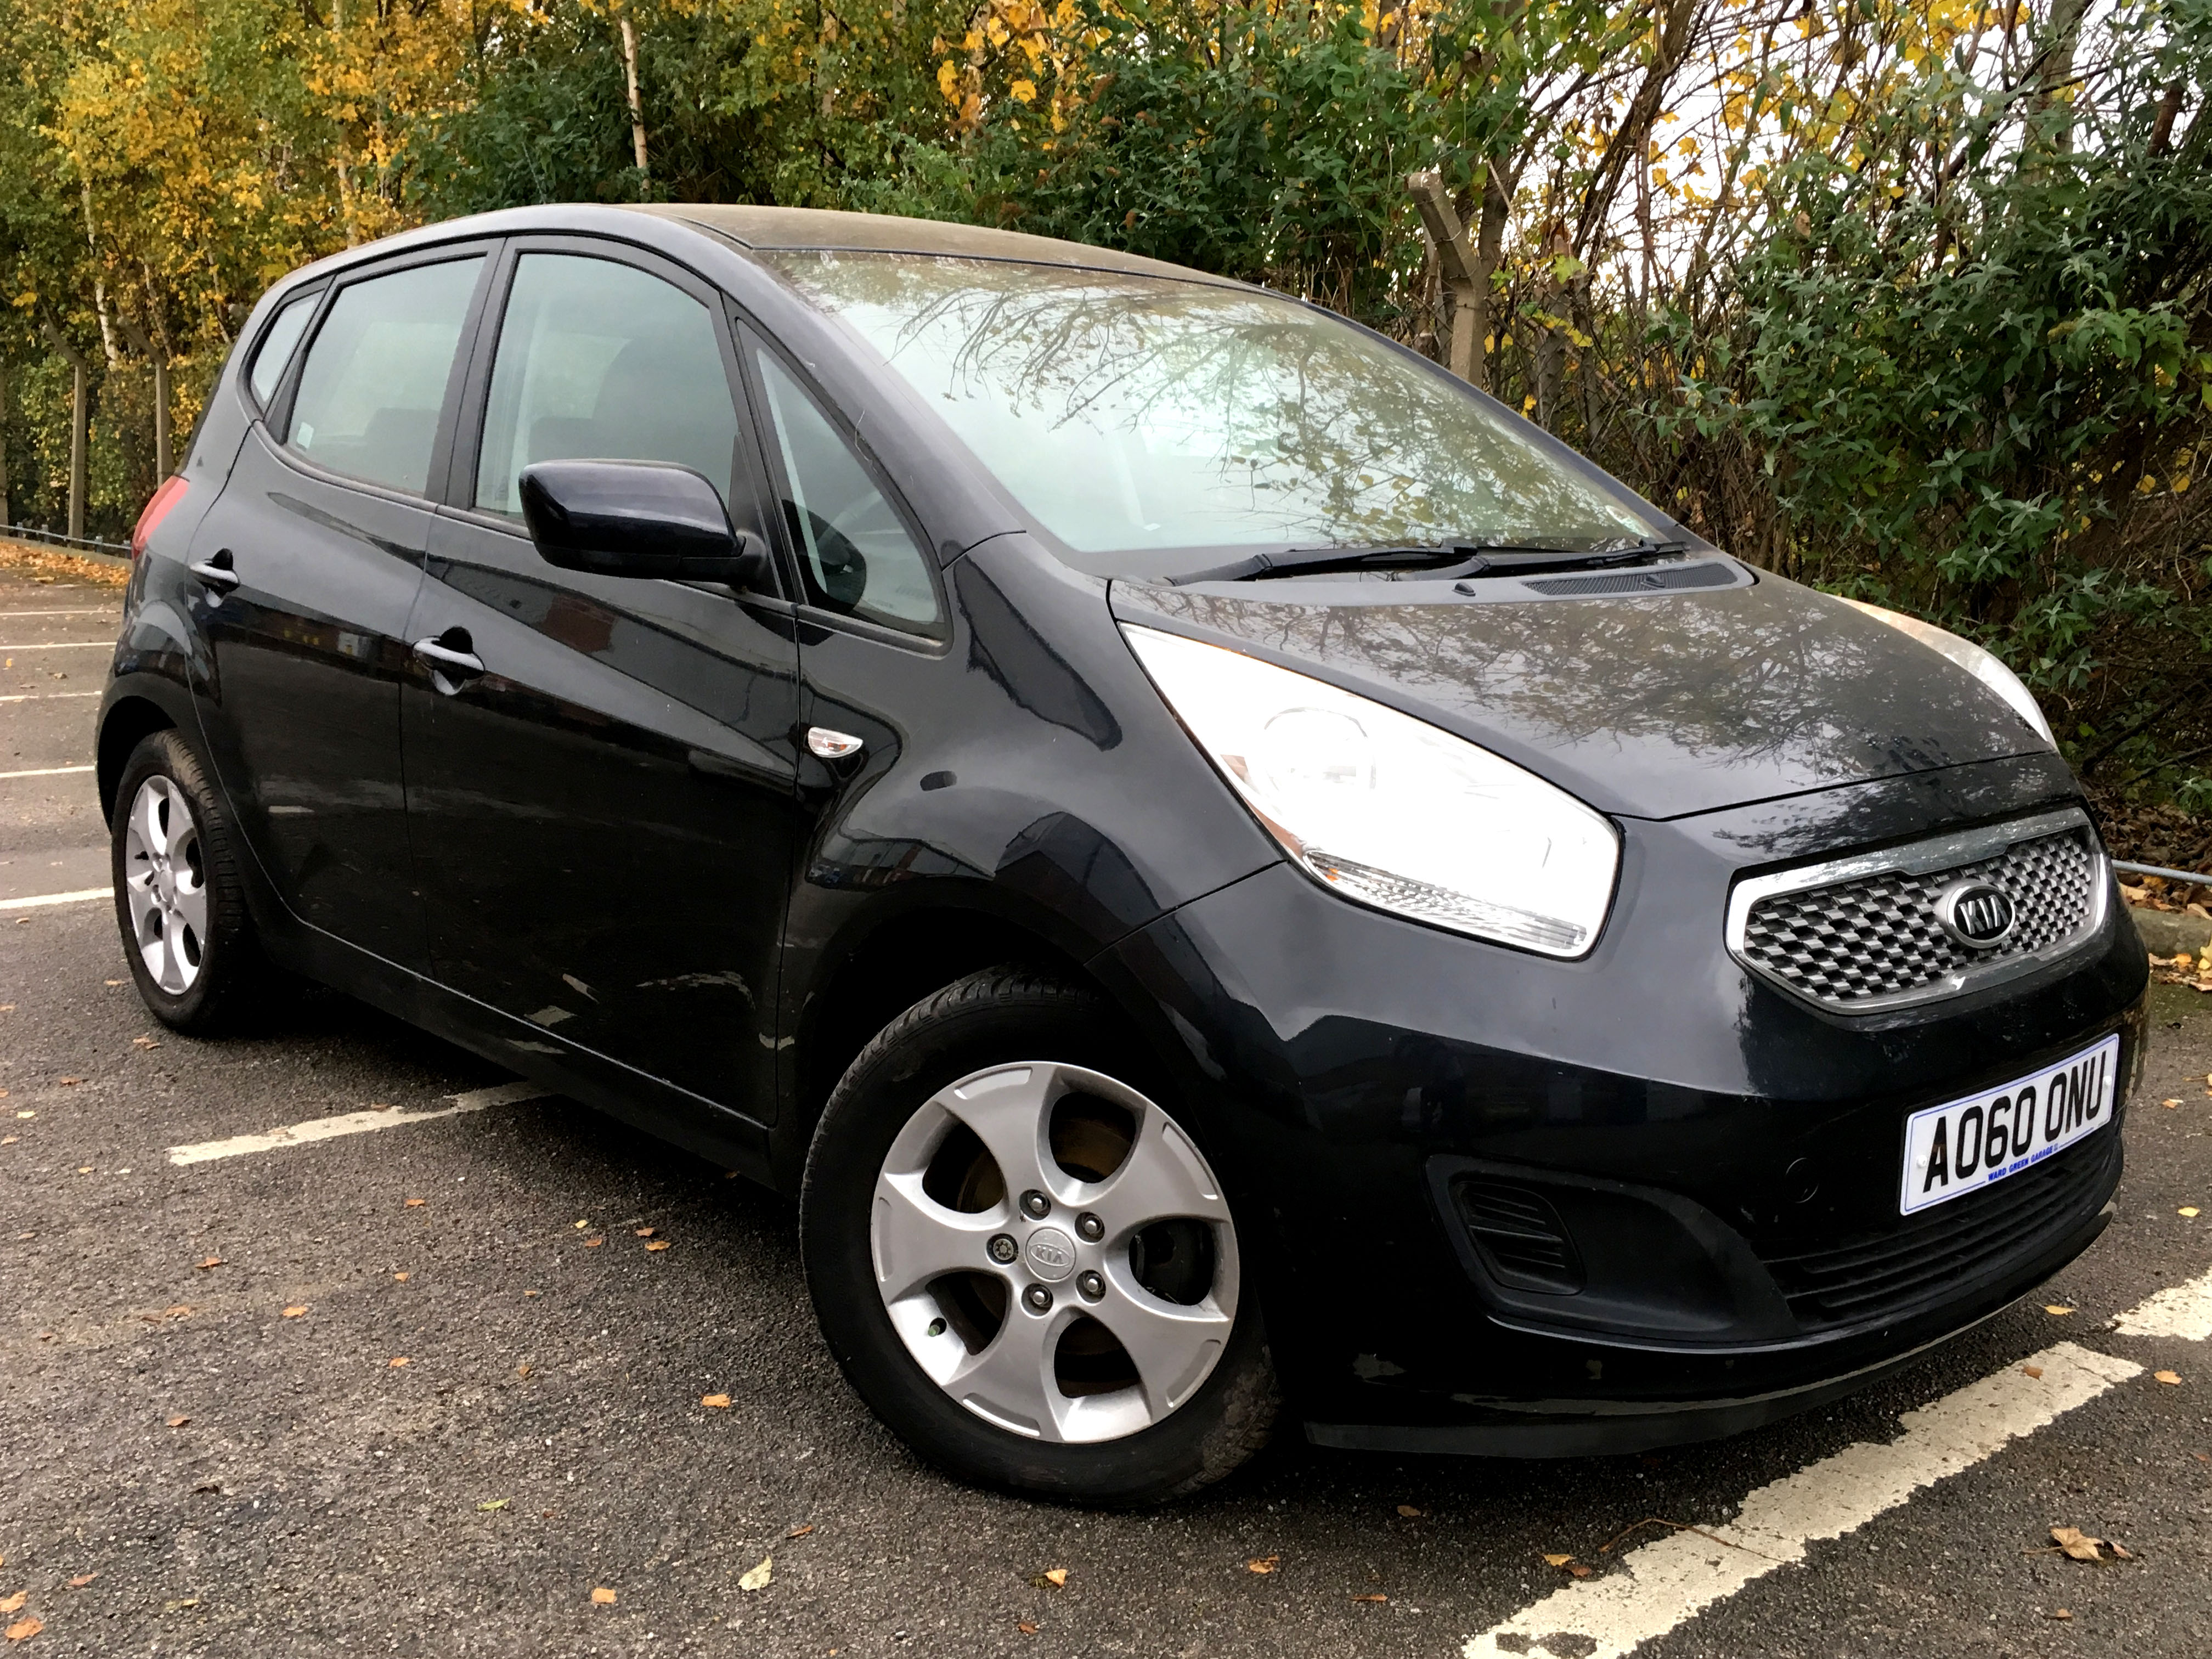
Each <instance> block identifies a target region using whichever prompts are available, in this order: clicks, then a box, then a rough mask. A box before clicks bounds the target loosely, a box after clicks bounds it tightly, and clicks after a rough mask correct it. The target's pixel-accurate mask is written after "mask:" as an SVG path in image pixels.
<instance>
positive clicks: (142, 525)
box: [131, 472, 186, 559]
mask: <svg viewBox="0 0 2212 1659" xmlns="http://www.w3.org/2000/svg"><path fill="white" fill-rule="evenodd" d="M185 488H186V486H185V475H184V474H183V473H181V472H176V473H172V474H171V475H170V476H169V477H167V478H165V479H163V480H162V482H161V488H160V489H157V490H155V492H154V499H153V500H152V501H149V502H147V503H146V510H145V511H144V512H143V513H140V514H139V515H138V524H137V528H135V529H134V530H132V531H131V557H132V558H134V559H135V558H137V556H139V555H140V554H142V553H143V552H144V551H145V550H146V538H148V537H149V536H151V535H152V534H153V533H154V532H155V531H156V530H158V529H159V528H161V520H164V519H166V518H167V517H168V516H169V509H170V508H171V507H174V506H175V505H176V504H177V503H178V502H179V501H182V500H184V499H185Z"/></svg>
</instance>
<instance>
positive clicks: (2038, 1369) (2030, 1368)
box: [2021, 1365, 2043, 1376]
mask: <svg viewBox="0 0 2212 1659" xmlns="http://www.w3.org/2000/svg"><path fill="white" fill-rule="evenodd" d="M2021 1370H2023V1371H2025V1372H2027V1375H2028V1376H2042V1375H2043V1367H2042V1366H2040V1365H2022V1366H2021Z"/></svg>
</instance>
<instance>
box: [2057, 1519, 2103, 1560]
mask: <svg viewBox="0 0 2212 1659" xmlns="http://www.w3.org/2000/svg"><path fill="white" fill-rule="evenodd" d="M2051 1542H2052V1543H2054V1544H2056V1545H2057V1546H2058V1547H2059V1548H2060V1549H2062V1550H2063V1551H2065V1552H2066V1555H2067V1558H2068V1559H2069V1560H2074V1561H2094V1560H2096V1559H2098V1555H2097V1548H2098V1546H2100V1544H2102V1543H2103V1542H2104V1540H2103V1539H2101V1538H2092V1537H2090V1536H2089V1534H2087V1533H2086V1532H2083V1531H2082V1530H2081V1528H2079V1527H2053V1528H2051Z"/></svg>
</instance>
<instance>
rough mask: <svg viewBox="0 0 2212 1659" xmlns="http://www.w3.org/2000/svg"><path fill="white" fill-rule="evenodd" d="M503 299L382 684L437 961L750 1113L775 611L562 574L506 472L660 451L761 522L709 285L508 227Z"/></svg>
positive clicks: (780, 788)
mask: <svg viewBox="0 0 2212 1659" xmlns="http://www.w3.org/2000/svg"><path fill="white" fill-rule="evenodd" d="M498 289H499V293H498V297H497V299H496V301H495V305H494V308H493V311H492V313H491V314H492V315H493V316H494V317H495V319H496V325H495V326H488V327H487V328H486V329H485V330H484V331H483V343H482V345H481V346H480V348H479V352H478V357H479V362H478V363H477V367H476V368H475V370H474V372H473V374H472V375H471V392H470V394H469V398H468V407H469V410H470V413H469V414H468V415H467V416H465V419H464V421H463V423H462V431H463V434H464V437H463V441H462V442H461V444H460V445H459V446H458V447H457V454H456V459H455V465H454V469H453V478H454V483H453V494H452V500H451V502H450V505H449V506H448V507H447V509H446V510H444V511H443V512H442V513H441V514H440V516H439V519H438V522H437V524H436V526H435V529H434V530H433V532H432V533H431V542H430V556H429V560H428V577H427V580H425V582H424V585H423V590H422V597H421V599H420V601H419V603H418V605H417V606H416V612H415V617H414V619H413V621H412V623H410V634H411V635H412V637H413V639H414V640H415V641H416V642H417V643H418V644H419V645H421V646H422V647H426V649H425V650H424V653H423V655H422V657H421V658H420V659H418V660H417V661H416V664H415V665H414V666H413V667H412V668H411V669H410V671H409V674H408V678H407V684H406V690H405V692H404V696H403V698H402V702H403V708H404V714H403V726H404V741H405V745H406V761H407V801H408V811H409V814H410V826H411V830H412V835H413V838H414V846H415V853H416V867H417V869H418V871H419V872H420V878H421V884H422V889H423V890H424V892H425V894H426V896H427V902H428V917H429V932H430V953H431V962H432V968H433V972H434V974H435V976H436V977H437V978H438V979H439V980H440V981H442V982H444V983H445V984H447V986H449V987H452V988H453V989H455V990H457V991H459V992H461V993H463V994H465V995H467V996H469V997H471V998H474V999H476V1000H478V1001H479V1002H482V1003H485V1004H488V1005H489V1006H491V1007H493V1008H495V1009H497V1010H499V1011H501V1012H502V1013H505V1014H507V1015H510V1016H512V1017H513V1022H514V1024H513V1026H511V1027H510V1028H509V1036H508V1041H510V1042H513V1043H514V1044H515V1045H516V1046H518V1047H520V1048H525V1049H532V1048H534V1049H538V1050H541V1051H546V1052H552V1053H556V1054H557V1053H561V1052H562V1051H563V1049H564V1048H565V1046H566V1045H571V1044H573V1045H574V1046H576V1047H578V1048H583V1049H586V1050H588V1051H590V1052H591V1053H592V1054H597V1055H599V1056H602V1057H604V1058H606V1059H610V1060H616V1061H618V1062H620V1063H621V1064H623V1065H624V1066H629V1067H632V1068H634V1069H635V1070H636V1071H638V1072H641V1073H645V1074H647V1076H650V1077H653V1078H656V1079H661V1080H664V1081H666V1082H669V1083H673V1084H675V1085H678V1086H679V1087H681V1088H683V1089H684V1090H686V1091H690V1093H692V1094H693V1095H696V1096H699V1097H703V1098H705V1099H706V1100H708V1101H710V1102H713V1103H716V1104H718V1105H720V1106H723V1107H726V1108H728V1109H732V1110H736V1111H738V1112H741V1113H742V1114H743V1115H745V1116H748V1117H750V1118H752V1119H754V1120H755V1121H759V1122H763V1123H766V1122H769V1121H773V1119H774V1105H773V1102H774V1098H775V1092H774V1087H773V1070H772V1067H773V1062H774V1060H775V1052H774V1044H775V1028H774V1006H775V978H776V973H777V968H778V963H779V959H780V950H781V928H782V923H783V915H784V905H785V901H786V898H787V890H788V876H789V866H790V861H791V848H792V846H793V838H794V826H795V811H796V808H795V802H794V782H795V778H796V760H795V749H794V743H795V734H794V731H793V725H794V721H795V720H796V717H797V714H798V696H799V693H798V650H797V647H796V645H795V643H794V641H793V625H792V622H791V618H790V610H791V607H790V605H788V604H787V603H786V602H784V601H782V600H781V599H779V598H776V597H775V596H767V595H754V594H737V593H733V592H731V591H730V590H729V589H727V588H725V587H720V586H712V585H708V584H700V585H696V586H695V585H691V584H686V583H679V582H667V581H657V580H638V579H623V578H614V577H605V576H599V575H593V574H584V573H580V572H575V571H569V570H563V569H559V568H556V567H554V566H552V565H550V564H548V563H547V562H545V561H544V559H543V558H541V557H540V556H539V555H538V551H537V549H536V548H535V547H534V546H533V545H532V543H531V541H530V538H529V536H528V533H527V532H526V529H525V527H524V525H523V522H522V519H521V516H520V498H519V495H518V490H517V480H518V478H519V477H520V474H521V472H522V470H523V469H524V468H525V467H526V466H528V465H532V463H534V462H537V461H543V460H559V459H614V460H654V461H665V462H674V463H678V464H680V465H686V466H690V467H691V468H693V469H694V470H696V471H699V472H701V473H702V474H704V475H705V476H706V477H708V479H710V480H711V481H712V482H713V483H714V484H715V486H716V488H717V489H719V490H720V492H721V493H722V495H723V498H724V500H725V501H726V503H727V504H728V506H729V507H730V509H731V516H732V521H733V522H734V523H735V525H736V526H737V527H738V528H739V529H741V530H750V531H752V532H754V533H756V534H757V533H759V532H761V530H762V529H763V524H762V521H761V515H760V513H759V509H758V506H757V501H758V471H759V451H758V447H757V444H756V442H755V441H754V439H753V436H752V434H751V432H750V427H749V422H747V421H746V420H745V419H744V417H743V415H742V413H741V409H742V405H741V402H740V399H739V398H738V396H737V395H736V392H735V391H734V388H735V386H736V384H737V383H736V380H735V377H734V373H733V371H734V368H735V358H734V355H733V351H732V344H731V341H730V338H729V333H728V328H727V325H726V322H725V320H724V319H723V316H722V311H721V307H720V302H719V298H718V296H717V295H715V294H714V292H713V290H711V289H708V287H707V286H706V285H705V284H703V283H700V282H699V281H698V280H697V279H696V278H695V277H693V276H690V274H689V273H687V272H685V271H684V270H681V269H679V268H678V267H675V266H673V265H671V264H665V263H664V262H661V261H659V260H657V259H655V258H653V257H651V256H649V255H647V254H644V253H642V252H631V251H629V250H625V249H622V248H619V247H617V246H615V245H612V244H608V243H602V242H595V241H591V240H581V239H546V238H540V239H532V240H522V241H519V242H517V243H516V244H515V245H514V246H513V247H512V248H511V249H510V251H509V252H508V254H507V258H506V259H505V260H504V262H503V264H502V269H501V273H500V276H499V279H498ZM456 657H459V658H461V659H465V660H464V661H463V662H462V663H461V664H460V665H459V666H457V665H456V664H455V660H454V659H455V658H456ZM471 664H475V665H480V667H472V666H471Z"/></svg>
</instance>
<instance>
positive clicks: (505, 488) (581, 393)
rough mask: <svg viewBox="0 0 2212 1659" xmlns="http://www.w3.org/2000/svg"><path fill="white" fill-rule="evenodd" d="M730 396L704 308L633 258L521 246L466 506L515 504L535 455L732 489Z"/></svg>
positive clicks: (501, 509)
mask: <svg viewBox="0 0 2212 1659" xmlns="http://www.w3.org/2000/svg"><path fill="white" fill-rule="evenodd" d="M737 439H738V411H737V404H736V402H735V400H734V399H732V397H731V395H730V380H729V376H728V374H726V372H725V371H724V369H723V367H722V352H721V346H720V341H719V340H718V339H717V337H716V335H715V331H714V313H711V312H710V311H708V309H707V307H705V306H703V305H702V304H700V302H699V301H696V300H695V299H693V298H692V297H691V296H690V295H688V294H686V293H684V290H683V289H679V288H677V287H675V286H673V285H672V284H671V283H665V282H663V281H661V279H660V278H659V277H658V276H648V275H647V273H646V272H644V271H642V270H637V269H635V267H633V266H629V265H623V264H615V263H614V262H613V261H612V260H609V259H594V258H589V257H588V256H586V255H583V254H573V253H526V254H524V255H523V256H522V258H520V260H518V261H517V262H516V264H515V271H514V286H513V289H512V290H511V291H510V292H509V295H508V296H507V316H506V319H505V320H504V321H502V322H501V325H500V331H499V351H498V354H497V356H495V357H494V359H493V366H492V375H491V395H490V398H489V401H488V402H487V404H486V405H485V409H484V437H483V453H482V457H481V459H479V460H478V462H477V494H476V504H477V506H478V507H482V508H483V509H485V510H486V511H488V512H492V513H520V511H521V510H522V500H521V495H520V482H519V481H520V478H521V477H522V469H523V468H525V467H526V466H529V465H532V463H534V462H537V461H580V460H599V461H672V462H674V463H676V464H677V465H681V466H688V467H690V469H691V470H692V471H695V472H701V473H704V474H705V475H706V476H707V477H708V478H709V479H711V480H712V481H713V483H714V488H715V489H718V490H720V492H721V494H722V499H723V501H724V502H725V503H726V502H727V501H729V498H730V478H731V472H732V461H733V459H734V457H735V455H736V453H737Z"/></svg>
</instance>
